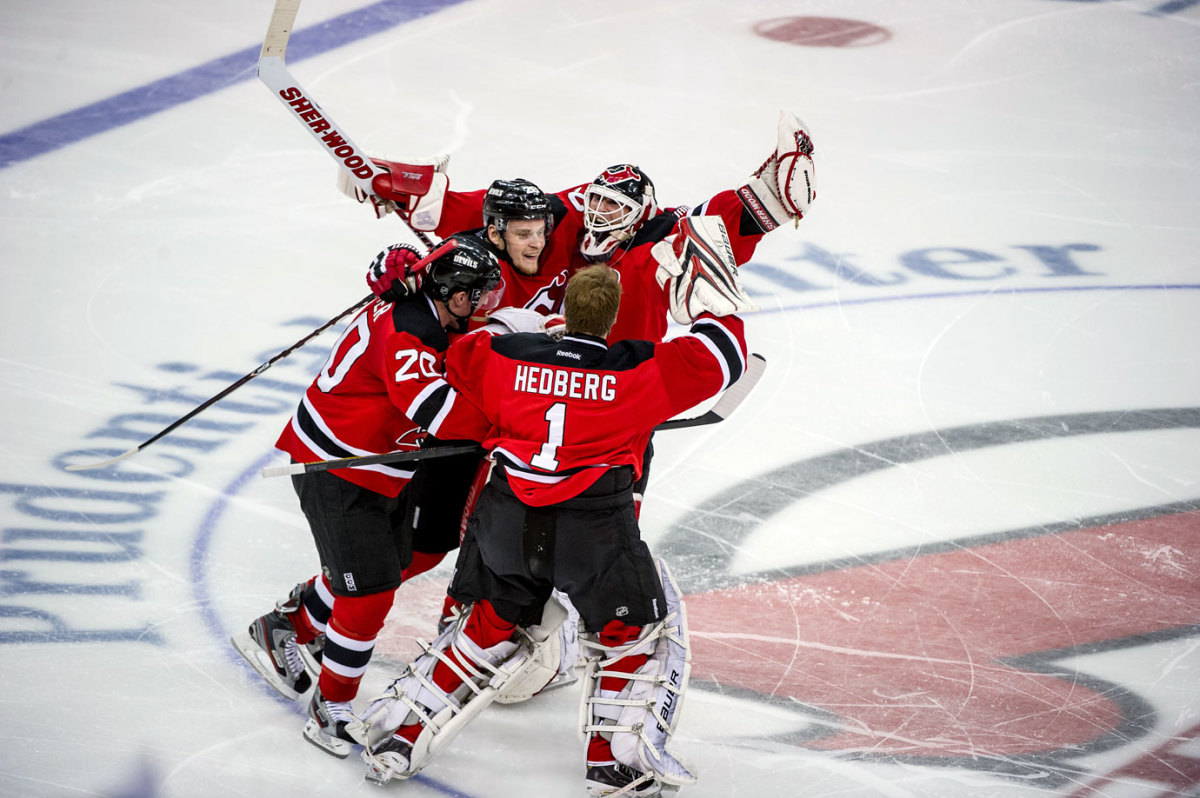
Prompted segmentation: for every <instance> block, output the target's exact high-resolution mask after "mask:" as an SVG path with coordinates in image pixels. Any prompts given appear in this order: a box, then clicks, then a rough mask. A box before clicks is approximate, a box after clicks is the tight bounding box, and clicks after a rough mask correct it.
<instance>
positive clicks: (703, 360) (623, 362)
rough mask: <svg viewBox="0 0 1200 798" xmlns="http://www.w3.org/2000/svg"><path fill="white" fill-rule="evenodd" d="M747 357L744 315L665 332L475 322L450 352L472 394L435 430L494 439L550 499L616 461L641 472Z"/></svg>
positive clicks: (539, 499) (513, 480)
mask: <svg viewBox="0 0 1200 798" xmlns="http://www.w3.org/2000/svg"><path fill="white" fill-rule="evenodd" d="M745 364H746V342H745V339H744V337H743V331H742V322H741V320H740V319H738V318H737V317H736V316H728V317H724V318H716V317H713V316H709V315H704V316H702V317H701V318H700V319H699V320H697V321H696V323H695V324H693V325H692V327H691V329H690V331H689V332H688V334H686V335H681V336H678V337H676V338H673V339H672V340H670V341H667V342H665V343H654V342H650V341H621V342H619V343H616V344H613V345H611V346H610V345H609V344H608V343H606V342H605V341H604V340H603V339H600V338H595V337H592V336H586V335H572V334H568V335H566V336H564V337H563V338H562V340H561V341H556V340H554V339H553V338H551V337H550V336H549V335H545V334H541V333H514V334H511V335H500V336H492V335H488V334H486V333H475V334H472V335H468V336H464V337H463V338H461V339H459V340H458V341H456V342H455V343H454V344H453V345H452V346H451V347H450V350H449V351H448V352H447V355H446V380H447V381H448V382H449V383H450V384H451V385H452V386H454V389H455V391H456V392H457V393H458V394H460V396H459V400H458V401H456V402H455V403H454V407H453V410H452V411H451V412H450V413H449V414H448V415H446V416H444V420H443V421H442V422H441V426H440V428H439V429H438V430H437V432H436V433H435V434H437V436H438V437H439V438H442V439H457V438H469V439H474V440H480V441H482V443H483V445H484V448H486V449H488V450H489V451H491V453H492V456H493V458H494V459H495V460H496V462H497V464H498V467H501V468H503V469H504V470H505V472H506V475H507V478H508V482H509V484H510V485H511V486H512V488H513V490H514V492H515V493H516V495H517V496H518V497H519V498H520V499H521V501H523V502H525V503H526V504H529V505H533V506H546V505H550V504H554V503H557V502H560V501H564V500H566V499H569V498H572V497H574V496H577V495H578V494H579V493H581V492H582V491H584V490H586V489H587V488H588V487H589V486H590V485H592V483H594V482H595V481H596V480H597V479H599V478H600V476H601V475H602V474H603V473H604V472H605V471H606V470H607V469H609V468H613V467H616V466H626V465H628V466H632V467H633V469H634V473H635V474H637V475H638V476H640V474H641V469H642V454H643V452H644V451H645V449H646V444H647V442H648V441H649V439H650V435H651V433H652V432H653V430H654V427H655V426H656V425H658V424H660V423H662V422H663V421H666V420H667V419H669V418H671V417H672V416H675V415H677V414H679V413H681V412H683V411H685V410H687V409H688V408H691V407H693V406H695V405H697V404H699V403H700V402H702V401H704V400H705V399H708V398H710V397H712V396H714V395H716V394H717V393H719V392H720V391H722V390H724V389H725V388H727V387H728V386H729V385H731V384H732V383H733V382H734V381H736V380H737V379H738V378H739V377H740V376H741V374H742V372H743V370H744V369H745ZM462 399H466V400H468V402H467V403H464V402H462Z"/></svg>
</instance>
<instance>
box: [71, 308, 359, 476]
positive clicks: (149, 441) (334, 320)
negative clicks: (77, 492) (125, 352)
mask: <svg viewBox="0 0 1200 798" xmlns="http://www.w3.org/2000/svg"><path fill="white" fill-rule="evenodd" d="M374 298H375V295H374V294H371V295H370V296H367V297H364V298H363V299H360V300H359V301H358V302H356V303H355V304H353V305H351V306H350V307H348V308H346V309H345V310H343V311H342V312H341V313H339V314H338V315H336V316H334V317H333V318H332V319H330V320H329V321H327V322H325V323H324V324H322V325H321V326H320V327H318V328H317V329H315V330H313V331H312V332H310V333H309V334H308V335H306V336H304V337H303V338H301V339H300V340H299V341H297V342H296V343H294V344H292V345H291V346H289V347H288V348H287V349H285V350H283V351H282V352H280V353H279V354H277V355H275V357H273V358H271V359H270V360H268V361H267V362H266V363H263V364H262V365H261V366H259V367H258V368H256V369H255V370H254V371H252V372H250V373H249V374H247V375H246V376H245V377H242V378H241V379H240V380H238V381H237V382H235V383H233V384H232V385H229V386H228V387H227V388H225V389H224V390H222V391H221V392H220V393H218V394H217V395H216V396H214V397H212V398H211V399H209V400H207V401H206V402H203V403H201V404H199V405H197V406H196V407H194V408H193V409H192V410H191V411H189V412H188V413H187V414H186V415H184V416H181V417H180V418H178V419H176V420H175V421H173V422H171V423H170V424H168V425H167V426H166V427H164V428H163V429H161V430H160V431H159V432H157V433H155V434H154V435H153V436H152V437H150V438H147V439H146V440H144V441H142V442H141V443H139V444H138V445H137V446H135V447H133V448H132V449H130V450H129V451H127V452H125V453H124V454H119V455H117V456H116V457H113V458H111V459H108V460H102V461H101V462H99V463H88V464H85V465H69V466H67V468H66V470H67V471H89V470H91V469H93V468H103V467H104V466H106V465H111V464H113V463H115V462H117V461H118V460H124V459H125V458H126V457H130V456H132V455H135V454H137V453H138V452H140V451H141V450H142V449H145V448H146V447H147V446H149V445H150V444H152V443H154V442H155V441H156V440H158V439H159V438H161V437H163V436H164V435H166V434H167V433H169V432H171V431H172V430H174V429H175V428H177V427H179V426H180V425H181V424H184V423H185V422H187V421H189V420H190V419H192V418H194V417H196V416H197V415H198V414H199V413H200V412H201V411H202V410H204V409H206V408H208V407H211V406H212V405H214V404H216V403H217V402H219V401H221V400H222V399H224V398H225V397H226V396H228V395H229V394H231V393H233V392H234V391H236V390H237V389H238V388H240V387H242V386H243V385H245V384H246V383H248V382H250V380H252V379H254V378H255V377H257V376H258V375H259V374H262V373H263V372H264V371H266V370H267V369H269V368H271V366H273V365H275V364H276V363H278V362H279V361H280V360H283V359H284V358H285V357H287V356H288V355H290V354H291V353H292V352H295V351H296V350H297V349H299V348H300V347H302V346H304V345H305V344H306V343H308V342H309V341H311V340H312V339H314V338H316V337H317V336H318V335H320V334H321V333H323V332H325V331H326V330H328V329H329V328H330V327H332V326H333V325H335V324H337V323H338V322H339V321H341V320H342V319H344V318H346V317H347V316H349V315H350V314H351V313H354V312H355V311H357V310H360V309H362V308H363V307H364V306H366V304H367V303H368V302H370V301H371V300H372V299H374Z"/></svg>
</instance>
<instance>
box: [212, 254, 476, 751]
mask: <svg viewBox="0 0 1200 798" xmlns="http://www.w3.org/2000/svg"><path fill="white" fill-rule="evenodd" d="M389 254H392V253H390V252H388V251H385V252H384V253H381V255H380V258H377V260H379V259H381V258H385V257H387V256H388V255H389ZM414 271H415V272H416V273H421V274H423V275H424V279H423V283H422V288H421V290H420V291H418V292H415V293H411V294H408V295H407V296H404V297H403V298H401V299H399V301H396V302H392V301H389V299H388V298H379V299H376V300H374V301H372V302H371V303H370V304H369V305H368V306H367V307H366V308H365V309H364V310H363V311H362V312H361V313H359V314H358V316H356V317H355V318H354V320H353V321H352V322H351V323H350V324H349V326H348V327H347V329H346V331H345V332H344V333H343V334H342V336H341V338H340V339H339V340H338V341H337V343H335V344H334V346H333V350H332V352H331V353H330V355H329V358H328V359H327V360H326V362H325V364H324V366H322V368H321V370H320V372H319V373H318V374H317V377H316V379H315V380H314V381H313V383H312V385H311V386H310V387H309V388H308V390H307V391H306V392H305V394H304V397H303V398H302V400H301V401H300V404H299V406H298V407H297V408H296V411H295V414H294V415H293V416H292V419H291V421H290V422H289V423H288V424H287V426H286V427H285V428H284V430H283V432H282V434H281V435H280V436H279V439H278V441H277V442H276V447H277V448H279V449H280V450H282V451H284V452H286V453H287V454H288V455H290V456H291V458H292V459H293V461H296V462H312V461H315V460H325V459H330V458H341V457H349V456H355V455H364V454H370V453H383V452H389V451H393V450H395V449H396V443H397V441H405V440H412V439H413V433H415V432H417V431H418V430H419V429H423V428H428V427H430V426H433V425H435V424H434V422H435V421H436V419H437V418H439V417H440V416H441V415H442V414H444V412H445V411H446V410H447V409H448V404H447V402H449V401H452V399H453V394H452V392H451V389H450V386H449V385H448V384H446V382H445V381H444V380H443V378H442V359H443V357H444V353H445V351H446V348H447V347H448V346H449V342H450V339H449V336H448V334H447V331H448V330H452V329H457V328H459V327H460V326H461V325H462V324H464V323H465V321H466V320H467V318H468V317H469V316H470V315H471V314H472V313H473V312H477V311H483V310H486V309H488V308H490V307H492V306H494V305H495V304H498V299H499V297H498V285H499V281H500V258H499V256H498V254H497V253H496V252H495V251H494V250H493V249H492V248H490V247H489V246H487V245H485V244H483V243H482V242H480V241H479V240H478V239H477V238H475V237H472V236H450V237H449V238H447V239H446V240H445V241H443V242H442V243H441V244H440V245H439V246H438V247H436V248H435V249H434V251H432V252H431V253H429V255H428V256H427V257H426V258H424V259H421V260H413V261H410V262H409V272H410V274H411V273H413V272H414ZM412 473H413V472H412V468H411V466H409V467H405V466H403V465H374V466H369V467H365V468H353V469H338V470H333V471H320V472H312V473H307V474H303V475H298V476H295V477H293V486H294V488H295V491H296V495H297V496H298V497H299V501H300V507H301V509H302V510H303V512H304V514H305V516H306V517H307V519H308V522H309V526H310V529H311V532H312V536H313V541H314V543H315V544H316V548H317V553H318V555H319V558H320V562H321V573H320V574H318V575H316V576H314V577H312V578H311V579H308V580H307V581H305V582H301V583H300V584H298V585H296V586H295V588H293V589H292V591H291V593H290V595H289V596H288V597H287V598H286V599H285V600H283V601H282V602H280V603H279V604H277V605H276V608H275V610H273V611H271V612H268V613H267V614H265V615H263V616H262V617H260V618H258V619H256V620H255V621H253V622H252V623H251V624H250V625H249V630H248V633H247V634H238V635H235V636H234V637H233V644H234V647H235V648H236V649H237V650H238V651H239V652H240V653H241V654H242V656H243V657H245V658H246V660H247V661H248V662H249V663H250V664H251V665H252V666H253V667H254V668H255V669H256V670H257V671H258V672H259V673H260V674H261V675H262V676H263V677H264V678H266V680H267V681H268V682H269V683H270V684H271V686H272V687H274V688H275V689H276V690H277V691H278V692H279V693H280V694H282V695H284V696H286V697H288V698H293V699H296V698H299V697H300V696H301V695H302V694H303V693H304V692H306V691H307V689H308V688H309V686H310V684H311V681H312V676H311V675H310V673H309V671H310V670H312V671H314V672H315V670H316V667H315V666H313V665H312V664H311V663H310V664H309V667H307V668H306V664H305V662H304V659H305V654H306V653H307V654H313V653H314V651H320V666H319V669H320V677H319V681H318V683H317V688H316V690H315V691H314V692H313V696H312V699H311V701H310V704H309V715H310V718H309V720H308V722H307V724H306V726H305V729H304V736H305V737H306V739H308V740H309V741H311V742H313V743H314V744H316V745H317V746H319V747H321V748H322V749H324V750H325V751H327V752H329V753H332V754H334V755H335V756H339V757H345V756H347V755H348V754H349V753H350V751H351V744H352V743H353V742H355V738H354V736H353V734H352V733H351V731H350V730H348V728H347V726H348V724H353V722H354V720H355V718H354V716H353V712H352V709H351V703H350V702H351V700H352V699H353V698H354V697H355V695H356V693H357V691H358V686H359V681H360V680H361V678H362V675H363V672H364V671H365V669H366V666H367V662H368V661H369V660H370V658H371V653H372V649H373V646H374V642H375V638H376V635H377V634H378V633H379V631H380V629H381V628H382V627H383V624H384V618H385V617H386V616H387V613H388V610H390V609H391V607H392V600H393V594H394V592H395V590H396V588H397V586H399V585H400V583H401V582H402V581H403V579H404V569H405V568H406V566H409V561H410V559H411V556H412V551H413V546H414V541H413V540H411V539H407V538H406V537H405V536H404V535H403V534H401V532H402V530H403V529H404V526H403V524H402V511H403V506H402V504H401V502H400V500H399V499H398V498H397V496H398V494H399V493H400V492H401V489H402V488H403V487H404V486H405V484H406V483H407V482H408V481H409V479H410V477H411V476H412ZM458 542H459V541H458V534H457V529H455V530H454V534H453V539H452V540H448V541H433V540H422V541H417V542H416V545H417V547H418V548H419V549H421V550H423V551H437V550H438V548H439V547H441V548H442V551H450V550H453V549H455V548H457V546H458ZM322 637H323V644H322Z"/></svg>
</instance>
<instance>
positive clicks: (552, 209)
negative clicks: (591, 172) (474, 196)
mask: <svg viewBox="0 0 1200 798" xmlns="http://www.w3.org/2000/svg"><path fill="white" fill-rule="evenodd" d="M477 193H478V194H480V195H481V205H479V206H476V207H475V208H474V213H473V214H470V215H466V216H463V217H462V221H463V225H462V226H461V227H459V228H458V229H459V230H464V231H468V232H469V234H470V235H474V236H476V237H477V238H479V239H480V240H483V241H487V242H488V243H490V244H492V245H493V246H495V247H496V248H497V249H498V250H500V251H501V252H502V253H504V256H505V257H504V258H503V259H502V260H501V269H502V277H501V283H502V284H503V286H504V295H503V306H504V307H518V308H520V307H527V308H534V309H536V310H538V312H540V313H543V314H546V315H553V314H556V313H557V312H558V311H557V309H556V305H558V304H561V298H562V288H561V286H562V285H565V284H566V274H565V271H564V273H562V274H561V275H560V274H558V273H551V272H550V271H548V270H547V269H546V268H543V264H544V262H548V261H554V260H556V258H554V257H549V256H547V248H548V247H550V248H553V246H555V245H557V244H558V242H559V241H561V240H563V238H564V237H566V238H570V239H571V240H574V239H575V238H576V237H577V236H578V235H579V234H580V233H579V226H580V224H581V218H580V217H578V216H570V215H568V214H567V213H566V211H565V209H564V207H563V205H562V202H561V201H559V200H558V198H557V197H547V196H546V194H545V193H543V192H542V190H541V189H540V188H538V187H537V186H536V185H534V184H533V183H531V182H529V181H528V180H524V179H522V178H515V179H513V180H504V179H499V180H494V181H492V184H491V185H490V186H488V188H487V190H486V191H483V192H477ZM481 221H482V223H483V226H482V227H479V224H480V222H481ZM474 228H478V229H474ZM392 248H393V249H404V248H407V249H410V250H413V248H412V247H410V246H408V245H406V244H396V245H394V246H393V247H392ZM413 251H415V250H413ZM406 258H407V256H406ZM409 262H410V261H409V260H407V259H397V258H396V257H392V258H389V259H388V260H387V261H386V262H385V263H383V267H382V268H378V267H377V265H376V264H372V268H371V269H370V270H368V272H367V284H368V285H369V286H370V287H371V290H372V291H373V292H374V293H375V295H376V296H382V295H383V293H384V292H390V293H391V294H392V295H397V294H402V293H403V292H405V291H406V290H416V288H418V287H419V285H420V274H419V273H418V274H416V275H413V274H412V273H411V272H406V271H405V266H406V264H408V263H409ZM552 286H558V288H557V290H556V291H553V292H552ZM485 321H486V319H485V318H484V317H483V316H482V315H477V316H476V317H474V318H473V319H472V320H471V325H470V327H471V329H477V328H479V327H481V326H482V325H483V324H484V323H485Z"/></svg>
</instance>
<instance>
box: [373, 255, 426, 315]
mask: <svg viewBox="0 0 1200 798" xmlns="http://www.w3.org/2000/svg"><path fill="white" fill-rule="evenodd" d="M420 260H421V253H420V252H418V251H417V250H416V248H415V247H413V246H410V245H409V244H392V245H391V246H389V247H388V248H387V249H385V250H384V251H383V252H380V253H379V254H378V255H376V256H375V260H373V261H371V265H370V266H368V267H367V285H369V286H371V293H373V294H374V295H375V296H377V297H379V298H380V299H382V300H383V301H384V302H398V301H400V300H401V299H403V298H404V297H406V296H410V295H412V294H415V293H417V292H418V291H420V290H421V282H422V280H423V279H424V276H425V270H424V268H422V269H420V270H418V271H415V272H414V271H413V265H414V264H416V263H417V262H419V261H420Z"/></svg>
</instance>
